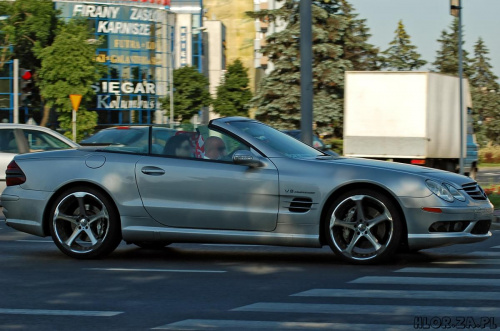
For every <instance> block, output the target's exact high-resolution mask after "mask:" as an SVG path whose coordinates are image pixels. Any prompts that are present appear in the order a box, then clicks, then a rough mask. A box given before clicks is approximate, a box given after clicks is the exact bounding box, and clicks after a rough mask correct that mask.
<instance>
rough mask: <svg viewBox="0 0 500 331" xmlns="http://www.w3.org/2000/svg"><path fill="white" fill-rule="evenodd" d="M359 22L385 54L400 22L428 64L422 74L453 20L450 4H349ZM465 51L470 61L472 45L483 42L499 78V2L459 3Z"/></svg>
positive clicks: (398, 0)
mask: <svg viewBox="0 0 500 331" xmlns="http://www.w3.org/2000/svg"><path fill="white" fill-rule="evenodd" d="M349 2H350V3H351V4H352V5H353V6H354V8H355V12H356V13H358V14H359V16H358V18H364V19H366V20H367V21H366V25H367V26H368V27H369V28H370V33H371V34H372V37H371V38H370V40H369V42H370V43H371V44H373V45H375V46H377V47H379V48H380V50H386V49H387V48H388V47H389V43H390V42H391V41H392V40H393V39H394V37H395V33H394V31H395V30H396V28H397V24H398V21H399V20H401V19H402V20H403V24H404V25H405V30H406V32H407V33H408V34H409V35H410V38H411V42H412V44H413V45H415V46H417V51H418V52H419V53H420V54H421V55H422V57H423V59H424V60H426V61H427V62H428V63H427V65H426V66H425V67H422V68H420V69H421V70H429V69H432V68H433V66H432V64H431V63H432V62H434V61H435V59H436V52H437V50H438V49H439V43H438V42H437V39H439V38H440V36H441V32H442V31H443V30H445V29H446V30H447V31H448V32H449V31H450V26H451V23H452V21H453V18H454V17H453V16H451V15H450V10H449V8H450V0H349ZM462 7H463V9H462V23H463V29H464V30H463V31H464V41H465V44H464V49H465V50H466V51H467V52H469V57H472V56H473V54H474V48H473V47H474V44H475V43H476V42H477V40H478V38H479V37H481V38H483V40H484V42H485V45H486V47H487V48H488V49H489V51H490V55H489V57H490V58H491V61H490V64H491V65H492V66H493V72H494V73H495V75H496V76H499V77H500V19H499V17H500V0H462Z"/></svg>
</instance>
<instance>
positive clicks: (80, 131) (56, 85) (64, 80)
mask: <svg viewBox="0 0 500 331" xmlns="http://www.w3.org/2000/svg"><path fill="white" fill-rule="evenodd" d="M91 38H92V35H91V33H90V31H89V29H88V25H87V22H86V21H85V20H83V19H72V20H70V21H69V22H68V23H67V24H65V25H63V26H62V28H61V30H60V32H59V33H58V35H57V37H56V38H55V40H54V42H53V43H52V45H51V46H48V47H45V48H44V49H43V50H41V51H40V52H39V54H38V57H39V59H40V61H41V69H40V71H39V72H38V75H39V81H38V86H39V88H40V94H41V96H42V97H43V99H44V100H45V104H46V107H48V108H52V109H55V111H56V112H57V113H58V119H59V122H60V126H61V128H63V129H65V130H66V133H65V135H66V136H68V137H71V136H72V131H71V120H72V116H71V114H72V106H71V102H70V100H69V95H70V94H81V95H82V96H83V97H82V105H81V106H80V109H79V110H78V116H77V140H80V139H82V138H83V137H84V135H87V134H89V133H91V132H92V131H93V129H94V127H95V126H96V124H97V113H95V112H93V111H87V110H86V109H85V104H84V102H83V101H89V100H91V98H92V96H93V95H94V94H95V92H94V91H93V89H92V87H91V85H92V84H93V83H95V82H96V81H98V80H99V78H100V77H101V74H100V72H102V71H100V70H101V67H100V65H99V64H97V63H96V62H95V52H96V45H92V44H89V43H88V42H87V40H88V39H91Z"/></svg>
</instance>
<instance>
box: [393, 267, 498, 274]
mask: <svg viewBox="0 0 500 331" xmlns="http://www.w3.org/2000/svg"><path fill="white" fill-rule="evenodd" d="M395 272H423V273H432V274H469V275H470V274H478V275H497V274H498V275H500V269H478V268H474V269H472V268H420V267H415V268H414V267H408V268H403V269H399V270H396V271H395Z"/></svg>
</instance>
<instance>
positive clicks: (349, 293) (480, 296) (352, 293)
mask: <svg viewBox="0 0 500 331" xmlns="http://www.w3.org/2000/svg"><path fill="white" fill-rule="evenodd" d="M291 296H294V297H334V298H374V299H443V300H487V301H500V292H466V291H405V290H401V291H399V290H350V289H312V290H308V291H304V292H300V293H296V294H292V295H291Z"/></svg>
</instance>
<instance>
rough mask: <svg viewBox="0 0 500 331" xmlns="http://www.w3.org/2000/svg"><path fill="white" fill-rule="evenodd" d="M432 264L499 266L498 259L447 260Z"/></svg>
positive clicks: (499, 260) (499, 261)
mask: <svg viewBox="0 0 500 331" xmlns="http://www.w3.org/2000/svg"><path fill="white" fill-rule="evenodd" d="M431 263H432V264H474V265H476V264H500V259H470V260H449V261H433V262H431Z"/></svg>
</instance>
